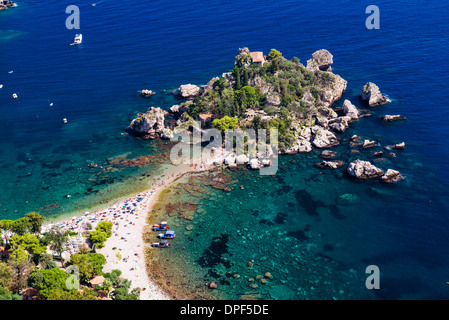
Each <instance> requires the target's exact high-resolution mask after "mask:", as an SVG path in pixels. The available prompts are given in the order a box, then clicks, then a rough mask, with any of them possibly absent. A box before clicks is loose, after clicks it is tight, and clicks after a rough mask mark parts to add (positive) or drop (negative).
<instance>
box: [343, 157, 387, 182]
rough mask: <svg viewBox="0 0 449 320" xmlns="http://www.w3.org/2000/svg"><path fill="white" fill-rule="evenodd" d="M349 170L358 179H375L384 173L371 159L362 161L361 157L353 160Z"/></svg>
mask: <svg viewBox="0 0 449 320" xmlns="http://www.w3.org/2000/svg"><path fill="white" fill-rule="evenodd" d="M347 172H348V174H349V175H350V176H352V177H355V178H357V179H374V178H379V177H382V176H383V175H384V172H383V171H382V169H379V168H377V167H376V166H374V165H373V164H371V162H369V161H362V160H360V159H357V160H355V161H353V162H351V163H350V164H349V166H348V169H347Z"/></svg>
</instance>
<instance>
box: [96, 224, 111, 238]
mask: <svg viewBox="0 0 449 320" xmlns="http://www.w3.org/2000/svg"><path fill="white" fill-rule="evenodd" d="M95 229H96V230H101V231H103V232H105V233H106V236H107V237H108V238H109V237H110V236H111V235H112V222H109V221H100V222H99V223H98V225H97V227H96V228H95Z"/></svg>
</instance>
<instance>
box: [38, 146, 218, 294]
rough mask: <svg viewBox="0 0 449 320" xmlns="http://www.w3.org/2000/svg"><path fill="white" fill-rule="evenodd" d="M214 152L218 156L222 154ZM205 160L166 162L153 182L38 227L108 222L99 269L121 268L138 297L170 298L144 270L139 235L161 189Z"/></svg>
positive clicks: (143, 246) (203, 168)
mask: <svg viewBox="0 0 449 320" xmlns="http://www.w3.org/2000/svg"><path fill="white" fill-rule="evenodd" d="M217 156H219V157H222V154H219V155H217ZM207 160H208V161H207V163H201V165H200V166H199V168H198V167H197V165H194V164H181V165H178V166H174V165H170V166H167V165H166V167H165V168H164V169H163V170H162V173H161V174H160V175H158V176H156V177H155V178H154V179H153V181H154V185H152V186H151V187H150V188H149V189H147V190H146V191H143V192H140V193H136V194H134V195H132V196H129V197H125V198H124V199H117V200H115V201H113V203H108V204H105V206H104V207H102V208H101V209H96V210H95V211H93V212H84V213H82V212H76V213H72V214H70V213H67V216H62V215H61V216H58V217H59V219H58V217H57V218H55V219H52V220H50V219H48V221H47V222H48V223H46V224H44V226H43V228H42V230H43V232H44V231H45V230H47V229H48V228H49V227H51V226H52V225H58V226H60V227H62V228H65V229H67V230H71V231H75V232H77V231H78V232H82V230H81V229H82V227H83V225H84V224H85V223H90V224H91V225H92V229H94V228H95V226H96V225H97V224H98V222H99V221H110V222H112V223H113V229H112V235H111V237H110V238H108V240H107V241H106V242H105V246H104V247H103V248H101V249H97V250H96V251H97V252H98V253H101V254H103V255H104V256H105V258H106V264H105V265H104V267H103V271H104V272H110V271H112V270H114V269H119V270H120V271H122V276H123V277H124V278H126V279H128V280H130V281H131V282H132V287H133V288H136V287H139V288H141V289H142V290H141V294H140V300H170V299H171V298H170V295H171V294H170V292H168V291H167V290H164V289H163V288H162V287H160V286H158V285H157V284H156V282H155V281H154V280H153V279H152V275H151V274H150V273H149V272H148V271H149V270H148V268H147V266H146V254H145V249H146V248H147V247H148V246H149V244H147V243H145V242H144V239H143V235H144V232H145V229H146V227H147V225H148V220H149V218H150V214H151V211H152V208H153V206H154V205H155V204H156V203H157V202H158V199H159V197H160V196H161V193H162V191H163V190H165V189H166V188H167V187H169V186H170V185H172V183H173V182H175V181H176V180H178V179H180V178H182V177H184V176H185V175H186V174H189V173H193V172H205V171H208V170H210V166H213V165H214V162H215V161H216V157H214V158H209V159H207ZM194 163H197V162H194ZM130 208H131V210H130ZM68 215H70V217H68Z"/></svg>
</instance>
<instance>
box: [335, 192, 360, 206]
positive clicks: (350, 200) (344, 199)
mask: <svg viewBox="0 0 449 320" xmlns="http://www.w3.org/2000/svg"><path fill="white" fill-rule="evenodd" d="M336 202H337V204H339V205H345V206H349V205H353V204H356V203H358V202H359V197H358V196H357V195H356V194H352V193H345V194H342V195H340V196H338V197H337V198H336Z"/></svg>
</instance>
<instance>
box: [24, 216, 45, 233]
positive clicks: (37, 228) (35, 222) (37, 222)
mask: <svg viewBox="0 0 449 320" xmlns="http://www.w3.org/2000/svg"><path fill="white" fill-rule="evenodd" d="M25 217H26V218H28V221H29V223H30V225H31V232H33V233H34V234H38V233H40V232H41V227H42V224H43V223H44V221H45V217H43V216H41V215H40V214H39V213H37V212H34V211H33V212H29V213H27V214H26V215H25Z"/></svg>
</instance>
